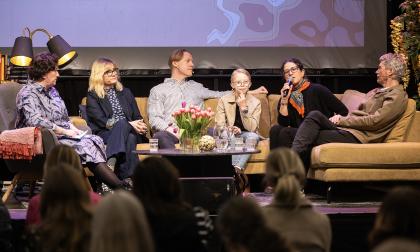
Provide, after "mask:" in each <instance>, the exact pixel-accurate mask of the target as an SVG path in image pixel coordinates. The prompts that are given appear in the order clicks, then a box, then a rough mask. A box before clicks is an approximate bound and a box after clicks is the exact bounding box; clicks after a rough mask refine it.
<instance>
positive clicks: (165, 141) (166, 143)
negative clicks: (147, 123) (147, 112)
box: [153, 130, 179, 149]
mask: <svg viewBox="0 0 420 252" xmlns="http://www.w3.org/2000/svg"><path fill="white" fill-rule="evenodd" d="M153 138H156V139H158V145H159V149H175V144H177V143H179V140H178V138H177V137H176V136H174V134H172V133H169V132H168V131H165V130H162V131H158V132H155V134H153Z"/></svg>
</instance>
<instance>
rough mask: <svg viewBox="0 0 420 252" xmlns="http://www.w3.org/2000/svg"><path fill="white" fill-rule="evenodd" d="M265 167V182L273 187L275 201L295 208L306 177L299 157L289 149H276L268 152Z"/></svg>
mask: <svg viewBox="0 0 420 252" xmlns="http://www.w3.org/2000/svg"><path fill="white" fill-rule="evenodd" d="M265 165H266V168H265V169H266V173H265V180H266V181H267V182H268V183H270V184H272V185H273V186H274V187H275V189H274V197H275V199H276V201H278V202H281V203H283V204H288V205H290V206H294V207H297V206H298V204H299V202H300V198H301V197H302V196H301V195H302V194H301V192H300V190H301V189H302V187H303V185H304V183H305V175H306V173H305V168H304V166H303V163H302V161H301V159H300V157H299V155H298V154H297V153H296V152H294V151H293V150H292V149H289V148H277V149H275V150H273V151H271V152H270V154H269V155H268V157H267V160H266V162H265Z"/></svg>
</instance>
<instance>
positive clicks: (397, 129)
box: [384, 99, 416, 143]
mask: <svg viewBox="0 0 420 252" xmlns="http://www.w3.org/2000/svg"><path fill="white" fill-rule="evenodd" d="M415 114H416V102H415V101H414V100H413V99H408V103H407V108H406V110H405V112H404V114H403V115H402V116H401V118H400V120H398V122H397V124H395V126H394V128H392V130H391V131H390V132H389V134H388V136H387V137H386V139H385V141H384V142H386V143H393V142H405V141H406V140H407V137H408V129H409V127H410V126H411V123H412V122H413V119H414V115H415Z"/></svg>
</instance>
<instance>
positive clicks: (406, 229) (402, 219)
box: [369, 187, 420, 248]
mask: <svg viewBox="0 0 420 252" xmlns="http://www.w3.org/2000/svg"><path fill="white" fill-rule="evenodd" d="M390 238H405V239H409V240H412V241H414V242H418V243H420V191H419V190H417V189H415V188H411V187H397V188H395V189H393V190H391V192H390V193H389V194H388V195H387V196H386V197H385V199H384V202H383V203H382V205H381V207H380V208H379V212H378V213H377V215H376V219H375V224H374V226H373V229H372V231H371V232H370V234H369V244H370V246H371V247H372V248H374V247H376V246H377V245H378V244H380V243H381V242H383V241H385V240H387V239H390Z"/></svg>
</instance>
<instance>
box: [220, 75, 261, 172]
mask: <svg viewBox="0 0 420 252" xmlns="http://www.w3.org/2000/svg"><path fill="white" fill-rule="evenodd" d="M251 84H252V82H251V75H250V74H249V72H248V71H247V70H245V69H242V68H239V69H236V70H235V71H233V73H232V75H231V78H230V86H231V87H232V92H229V93H228V94H226V95H224V96H222V97H221V98H220V99H219V103H218V104H217V109H216V116H215V121H216V125H217V126H219V127H220V126H225V127H227V128H228V129H229V131H231V132H232V133H233V134H234V135H235V137H241V138H243V141H244V142H245V141H246V139H247V138H253V139H255V141H256V142H258V140H259V135H258V133H257V131H258V126H259V122H260V116H261V102H260V100H259V99H257V98H255V97H254V96H252V95H251V94H250V93H249V88H250V87H251ZM249 157H250V154H244V155H233V156H232V165H233V166H234V167H235V168H237V169H240V170H244V169H245V165H246V163H247V162H248V159H249Z"/></svg>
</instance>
